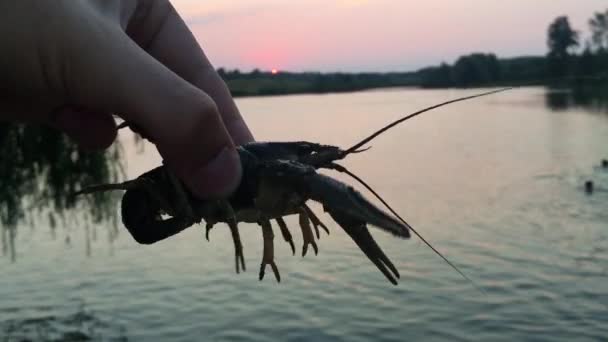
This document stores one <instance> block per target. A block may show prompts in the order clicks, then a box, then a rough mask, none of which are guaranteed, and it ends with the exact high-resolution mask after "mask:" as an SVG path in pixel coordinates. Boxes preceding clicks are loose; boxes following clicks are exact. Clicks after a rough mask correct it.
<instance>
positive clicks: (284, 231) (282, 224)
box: [275, 217, 296, 255]
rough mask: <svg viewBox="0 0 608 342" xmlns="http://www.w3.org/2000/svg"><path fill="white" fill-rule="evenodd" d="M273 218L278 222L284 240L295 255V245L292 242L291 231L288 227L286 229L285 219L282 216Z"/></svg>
mask: <svg viewBox="0 0 608 342" xmlns="http://www.w3.org/2000/svg"><path fill="white" fill-rule="evenodd" d="M275 220H276V221H277V223H278V224H279V228H280V229H281V235H283V239H284V240H285V242H287V243H289V246H290V247H291V254H292V255H296V246H295V245H294V244H293V238H292V236H291V233H290V232H289V229H287V224H286V223H285V220H283V218H282V217H277V218H276V219H275Z"/></svg>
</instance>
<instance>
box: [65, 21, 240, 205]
mask: <svg viewBox="0 0 608 342" xmlns="http://www.w3.org/2000/svg"><path fill="white" fill-rule="evenodd" d="M86 29H91V30H92V32H91V33H90V34H89V35H87V34H79V35H77V36H76V37H75V38H74V40H75V41H72V42H71V44H72V50H74V46H75V47H77V49H76V51H75V52H74V53H76V54H77V57H78V58H73V59H71V61H72V63H73V65H72V64H71V65H70V67H69V74H68V76H67V80H66V81H67V87H68V90H69V91H68V93H69V94H70V97H72V98H71V99H69V100H71V101H75V102H76V103H77V104H79V105H83V106H85V107H89V108H95V109H98V110H101V111H103V112H107V113H116V114H118V115H120V116H121V117H123V118H124V119H125V120H127V121H129V122H130V123H133V124H135V125H136V126H137V127H139V128H140V129H142V130H143V131H144V132H145V133H146V135H148V136H150V138H151V139H152V140H153V141H154V143H155V144H156V147H157V149H158V151H159V152H160V154H161V156H162V157H163V159H164V162H165V163H166V165H167V166H168V167H169V169H170V170H172V171H173V172H174V173H175V174H176V175H177V176H178V177H179V178H181V179H182V180H183V181H184V182H185V184H186V185H187V186H188V187H189V188H190V190H191V191H192V192H193V193H194V194H196V195H198V196H199V197H204V198H217V197H225V196H227V195H228V194H230V193H231V192H233V191H234V190H235V189H236V187H237V186H238V184H239V182H240V177H241V172H242V170H241V165H240V159H239V156H238V153H237V152H236V149H235V147H234V144H233V142H232V140H231V138H230V136H229V134H228V132H227V130H226V127H225V126H224V123H223V122H222V119H221V116H220V114H219V112H218V109H217V106H216V105H215V103H214V102H213V100H212V99H211V98H210V97H209V96H208V95H207V94H205V93H204V92H203V91H201V90H200V89H198V88H196V87H194V86H193V85H191V84H190V83H188V82H186V81H185V80H183V79H182V78H180V77H179V76H177V75H176V74H175V73H173V72H172V71H171V70H169V69H168V68H167V67H165V66H164V65H162V64H161V63H160V62H158V61H157V60H156V59H154V58H153V57H151V56H150V55H149V54H147V53H146V52H145V51H144V50H143V49H141V48H140V47H139V46H138V45H136V44H135V43H134V42H133V41H132V40H131V39H130V38H129V37H128V36H126V35H125V34H124V32H122V31H121V30H120V28H119V27H114V26H112V25H106V24H105V23H103V22H102V23H99V24H98V26H95V25H90V26H88V27H87V28H86ZM91 37H93V39H91Z"/></svg>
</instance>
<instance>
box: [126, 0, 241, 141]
mask: <svg viewBox="0 0 608 342" xmlns="http://www.w3.org/2000/svg"><path fill="white" fill-rule="evenodd" d="M127 32H128V33H129V34H130V35H131V36H133V37H134V39H135V40H136V41H138V42H139V44H140V45H141V46H142V47H143V48H144V49H145V50H146V51H147V52H148V53H150V54H151V55H152V56H153V57H154V58H156V59H157V60H159V61H160V62H161V63H163V64H164V65H166V66H167V67H168V68H169V69H171V70H172V71H174V72H175V73H176V74H177V75H179V76H180V77H182V78H183V79H184V80H186V81H188V82H190V83H191V84H193V85H195V86H196V87H198V88H199V89H201V90H203V91H204V92H205V93H207V94H208V95H209V96H211V98H213V100H214V101H215V103H216V104H217V106H218V109H219V111H220V114H221V116H222V119H223V121H224V124H225V126H226V128H227V129H228V132H229V133H230V135H231V136H232V138H233V140H234V142H235V143H236V144H237V145H241V144H244V143H246V142H250V141H253V136H252V134H251V132H250V130H249V128H248V127H247V125H246V124H245V121H244V120H243V118H242V117H241V114H240V113H239V111H238V109H237V107H236V104H235V103H234V100H233V99H232V96H231V95H230V91H229V90H228V88H227V86H226V84H225V83H224V81H223V80H222V79H221V77H220V76H219V75H218V74H217V72H216V71H215V69H214V68H213V66H212V65H211V63H210V62H209V60H208V59H207V57H206V56H205V54H204V52H203V50H202V49H201V47H200V46H199V44H198V43H197V41H196V39H195V38H194V36H193V35H192V33H191V32H190V30H189V29H188V27H187V26H186V24H185V23H184V21H183V20H182V18H181V17H180V16H179V14H178V13H177V11H176V10H175V8H174V7H173V6H172V5H171V4H170V3H169V1H156V2H155V3H154V5H153V6H152V7H151V8H150V10H149V12H148V15H146V16H144V19H143V20H142V21H141V22H135V23H133V24H132V25H130V26H129V27H128V29H127Z"/></svg>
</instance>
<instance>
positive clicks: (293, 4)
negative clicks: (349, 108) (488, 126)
mask: <svg viewBox="0 0 608 342" xmlns="http://www.w3.org/2000/svg"><path fill="white" fill-rule="evenodd" d="M173 4H174V6H175V7H176V8H177V10H178V11H179V12H180V14H181V15H182V17H184V19H185V20H186V22H187V23H188V25H189V26H190V28H191V30H192V31H193V32H194V35H195V36H196V38H197V39H198V41H199V43H200V44H201V45H202V46H203V49H204V50H205V52H206V54H207V55H208V56H209V58H210V59H211V61H212V62H213V64H214V65H215V66H216V67H220V66H223V67H226V68H230V69H232V68H239V69H241V70H250V69H252V68H256V67H257V68H260V69H264V70H270V69H273V68H276V69H279V70H291V71H390V70H396V71H407V70H414V69H417V68H420V67H423V66H428V65H431V64H437V63H439V62H441V61H446V62H453V61H454V59H455V58H456V57H458V56H459V55H462V54H466V53H470V52H494V53H496V54H497V55H498V56H501V57H507V56H517V55H531V54H536V55H538V54H544V53H545V52H546V29H547V26H548V24H549V23H550V22H551V21H552V20H553V19H554V18H555V17H557V16H559V15H568V16H569V18H570V22H571V24H572V25H573V26H574V27H575V28H576V29H578V30H580V31H581V33H583V37H585V38H586V37H587V27H588V25H587V21H588V19H589V18H590V17H591V16H592V14H593V12H594V11H600V10H605V9H606V8H608V2H607V1H606V0H578V1H575V0H508V1H499V0H417V1H414V0H306V1H304V0H291V1H284V0H247V1H238V2H237V1H225V0H174V1H173Z"/></svg>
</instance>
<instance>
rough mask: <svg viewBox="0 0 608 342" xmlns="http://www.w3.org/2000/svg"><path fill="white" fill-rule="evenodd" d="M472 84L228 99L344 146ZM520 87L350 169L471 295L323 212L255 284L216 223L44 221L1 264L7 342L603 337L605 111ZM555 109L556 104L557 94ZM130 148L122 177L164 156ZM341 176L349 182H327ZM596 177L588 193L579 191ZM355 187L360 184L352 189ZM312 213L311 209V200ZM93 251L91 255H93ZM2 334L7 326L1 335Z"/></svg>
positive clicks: (411, 129) (248, 230) (251, 250)
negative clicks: (382, 258)
mask: <svg viewBox="0 0 608 342" xmlns="http://www.w3.org/2000/svg"><path fill="white" fill-rule="evenodd" d="M474 92H476V91H475V90H413V89H399V90H381V91H368V92H357V93H350V94H334V95H298V96H285V97H264V98H243V99H239V100H238V104H239V107H240V108H241V111H242V112H243V113H245V116H246V119H247V121H248V122H249V125H250V126H251V128H252V129H253V131H254V132H255V135H256V137H257V139H258V140H308V141H315V142H322V143H327V144H335V145H339V146H343V147H347V146H349V145H351V144H352V143H354V142H356V141H357V140H358V139H361V138H362V137H364V136H366V135H367V134H369V133H371V132H372V131H373V130H375V129H377V128H380V127H382V126H383V125H384V124H385V123H387V122H389V121H390V120H393V119H395V118H398V117H399V116H402V115H403V114H405V113H408V112H411V111H414V110H417V109H419V108H422V107H425V106H428V105H431V104H435V103H438V102H442V101H444V100H447V99H451V98H455V97H459V96H463V95H466V94H472V93H474ZM545 92H546V91H545V90H544V89H542V88H526V89H519V90H514V91H511V92H507V93H502V94H498V95H494V96H492V97H485V98H481V99H477V100H474V101H470V102H465V103H459V104H454V105H451V106H448V107H445V108H441V109H438V110H435V111H432V112H429V113H426V114H424V115H423V116H420V117H417V118H415V119H413V120H411V121H408V122H407V123H406V124H404V125H402V126H398V127H396V128H394V129H392V130H391V131H389V132H388V133H386V134H384V135H382V136H380V137H379V138H378V139H376V140H375V141H373V142H372V144H371V145H373V148H372V149H371V150H370V151H368V152H366V153H362V154H358V155H353V156H352V157H350V158H349V159H348V160H346V161H345V162H344V164H345V165H346V166H347V167H349V168H350V169H351V170H352V171H354V172H355V173H357V174H359V175H360V176H361V177H362V178H364V179H366V180H367V181H368V182H369V183H370V184H371V185H372V186H374V187H375V188H376V190H377V191H378V192H379V193H381V194H382V195H383V196H384V197H385V198H386V200H387V201H388V202H389V203H391V204H392V205H393V207H395V208H396V209H397V210H398V211H399V212H400V213H401V214H402V216H404V218H406V220H408V222H409V223H410V224H412V225H413V226H414V227H415V228H417V229H418V230H419V232H421V233H422V234H423V235H424V236H425V237H426V238H427V239H428V240H430V241H431V242H432V243H433V244H434V246H435V247H436V248H438V249H439V250H440V251H442V252H443V253H444V254H445V255H447V256H448V258H449V259H450V260H451V261H453V262H454V263H455V264H457V265H458V266H459V267H460V268H461V269H462V270H463V271H464V272H465V273H466V274H467V275H469V276H470V277H471V278H473V279H474V280H475V281H476V283H477V284H478V285H479V286H480V287H482V288H483V289H484V290H485V292H486V293H485V294H483V293H480V292H479V291H477V290H476V289H475V288H474V287H473V286H471V285H470V284H469V283H467V282H466V281H465V280H463V279H462V278H461V277H460V276H459V275H458V274H457V273H456V272H455V271H454V270H452V269H451V268H449V266H447V265H446V264H445V263H444V262H443V261H442V260H441V259H440V258H439V257H437V256H436V255H434V254H433V253H432V251H431V250H430V249H429V248H427V247H426V246H425V245H424V244H422V243H421V242H420V241H419V240H418V239H417V238H415V237H414V238H412V239H411V240H397V239H393V238H392V237H391V236H388V235H387V234H384V233H383V232H380V231H378V230H375V229H374V230H373V231H372V233H373V234H374V236H375V238H376V239H377V241H378V243H379V244H380V245H381V246H382V247H383V249H384V250H385V252H386V253H387V255H388V256H389V257H390V258H391V259H392V260H393V262H394V263H395V265H396V267H397V268H398V269H399V270H400V272H401V275H402V277H401V281H400V284H399V286H396V287H395V286H393V285H391V284H390V283H388V282H387V281H386V280H385V279H384V277H383V276H382V274H381V273H380V272H378V270H377V269H376V268H375V267H374V266H373V265H372V264H371V263H370V262H369V261H368V260H367V259H366V258H365V256H364V255H363V254H362V253H361V252H360V251H359V250H358V248H357V247H356V246H355V245H354V243H353V242H352V241H351V240H350V239H349V238H348V236H347V235H346V234H345V233H344V232H343V231H342V230H341V228H340V227H338V226H337V225H336V224H335V223H333V222H332V221H331V219H330V218H329V217H328V216H327V215H325V214H322V215H321V218H322V219H323V220H324V221H325V222H326V223H327V224H328V225H329V228H330V229H331V235H330V236H326V235H323V236H322V237H321V240H320V241H319V248H320V252H319V255H318V256H314V254H313V255H310V254H309V255H307V256H306V257H305V258H302V257H300V256H299V253H300V248H301V235H300V233H299V231H298V227H297V224H296V221H295V220H294V219H293V218H289V219H288V224H290V226H291V227H292V233H293V235H294V238H295V240H296V247H297V253H296V256H292V255H291V252H290V250H289V246H288V245H287V244H286V243H283V241H282V239H281V238H280V235H279V234H278V229H276V228H275V233H276V235H277V239H275V241H276V242H275V246H276V252H275V253H276V260H277V263H278V266H279V269H280V271H281V274H282V278H283V279H282V282H281V283H280V284H277V283H276V282H275V280H274V279H273V277H272V276H271V274H267V277H266V279H264V280H263V281H262V282H259V281H258V280H257V274H258V266H259V263H260V260H261V254H262V253H261V251H262V236H261V231H260V229H259V228H258V227H257V226H253V225H242V226H241V235H242V237H243V240H244V246H245V257H246V262H247V266H248V271H247V272H245V273H242V274H240V275H237V274H235V273H234V261H233V247H232V246H233V245H232V242H231V239H230V234H229V231H228V229H227V228H225V227H219V226H218V227H216V228H215V229H214V230H213V231H212V232H211V242H207V241H205V240H204V228H202V227H192V228H190V229H188V230H186V231H185V232H183V233H182V234H180V235H178V236H176V237H174V238H171V239H168V240H166V241H163V242H161V243H158V244H156V245H153V246H148V247H145V246H139V245H137V244H136V243H135V242H134V241H133V240H132V239H131V237H130V236H129V235H128V234H127V233H126V231H120V234H119V236H118V238H117V240H115V241H114V242H113V243H108V235H109V231H110V229H109V228H107V227H91V228H90V229H89V237H90V240H91V242H90V244H87V243H86V242H85V240H86V238H85V235H86V234H85V233H84V232H85V230H84V229H83V227H80V226H75V225H74V226H67V227H59V228H57V229H56V231H55V233H54V234H53V233H52V231H51V229H50V228H49V226H48V224H45V223H37V224H35V225H34V226H33V227H32V226H22V227H20V228H19V230H18V233H19V235H18V238H17V262H16V263H11V261H10V258H8V257H5V258H0V273H1V274H2V277H1V280H0V341H21V340H22V339H25V338H29V339H32V340H37V339H44V338H46V339H61V338H63V339H67V338H72V339H75V340H77V339H78V338H85V337H89V338H92V339H94V340H111V341H113V340H129V341H202V340H210V341H211V340H230V341H266V340H269V339H277V340H284V341H312V340H314V341H369V340H375V341H402V340H449V341H468V340H484V341H490V340H491V341H523V340H530V341H532V340H533V341H571V340H580V341H598V340H606V339H607V338H608V170H602V169H601V167H600V161H601V159H602V158H605V159H608V114H607V113H601V112H599V111H593V110H588V109H584V108H576V107H575V108H562V109H561V110H557V111H556V110H552V109H550V108H549V107H547V98H546V96H545ZM549 102H551V101H549ZM122 139H123V140H124V142H125V148H126V155H127V167H128V174H129V175H130V176H137V175H138V174H140V173H141V172H143V171H145V170H147V169H149V168H151V167H154V166H156V165H158V164H159V158H158V156H157V155H156V152H155V151H154V150H153V149H152V148H151V147H149V146H148V147H146V148H145V151H144V152H143V153H141V154H138V153H136V150H137V149H136V148H134V147H132V146H131V145H130V142H131V137H130V136H128V135H125V136H124V137H122ZM337 177H338V178H340V179H345V178H343V177H341V176H337ZM587 179H592V180H594V182H595V183H596V188H597V189H596V190H597V191H596V192H595V193H594V194H593V195H587V194H586V193H585V192H584V189H583V186H582V185H583V183H584V182H585V181H586V180H587ZM345 180H347V181H348V182H350V183H353V184H354V182H353V181H351V180H348V179H345ZM314 208H316V209H315V210H316V211H317V212H318V213H320V214H321V213H322V210H321V208H320V207H319V206H315V207H314ZM88 254H89V256H87V255H88ZM1 334H4V339H2V336H1Z"/></svg>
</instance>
